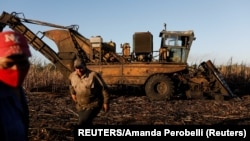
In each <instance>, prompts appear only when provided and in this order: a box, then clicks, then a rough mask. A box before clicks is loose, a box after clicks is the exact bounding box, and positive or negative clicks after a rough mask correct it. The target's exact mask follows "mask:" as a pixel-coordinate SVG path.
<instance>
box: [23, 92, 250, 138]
mask: <svg viewBox="0 0 250 141" xmlns="http://www.w3.org/2000/svg"><path fill="white" fill-rule="evenodd" d="M27 96H28V100H29V108H30V135H29V138H30V140H31V141H33V140H34V141H35V140H39V141H41V140H46V141H47V140H53V141H54V140H60V141H62V140H63V141H72V140H74V139H73V128H74V126H75V125H76V123H77V119H78V116H77V113H76V112H75V107H74V104H73V102H72V100H71V98H70V96H69V95H68V94H65V93H48V92H28V94H27ZM249 109H250V95H249V94H247V95H242V96H240V100H239V99H229V100H224V101H216V100H205V99H204V100H183V99H181V100H180V99H174V100H170V101H149V99H148V98H147V97H146V96H143V95H137V96H134V95H133V94H131V95H112V98H111V103H110V110H109V112H108V113H104V112H101V113H100V114H99V115H98V117H97V118H96V119H95V121H94V124H96V125H117V126H119V125H152V126H153V125H184V126H185V125H250V110H249Z"/></svg>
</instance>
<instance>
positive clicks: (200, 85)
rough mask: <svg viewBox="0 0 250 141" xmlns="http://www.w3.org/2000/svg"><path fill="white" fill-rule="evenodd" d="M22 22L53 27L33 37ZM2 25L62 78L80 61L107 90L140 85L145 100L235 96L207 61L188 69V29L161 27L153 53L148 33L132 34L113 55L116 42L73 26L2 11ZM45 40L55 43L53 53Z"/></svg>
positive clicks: (190, 38)
mask: <svg viewBox="0 0 250 141" xmlns="http://www.w3.org/2000/svg"><path fill="white" fill-rule="evenodd" d="M27 24H35V25H41V26H48V27H52V29H51V30H47V31H38V32H37V33H36V34H35V33H34V32H33V31H32V30H30V29H29V28H28V26H27ZM6 26H8V27H9V28H11V29H12V30H14V31H17V32H19V33H21V34H23V35H24V36H25V38H26V39H27V41H28V42H29V44H30V46H32V47H33V48H34V49H35V50H37V51H39V52H40V53H41V54H42V55H43V56H45V57H46V58H47V59H48V60H49V61H51V62H52V63H53V64H54V65H55V66H56V67H57V68H58V69H59V70H60V72H61V73H62V74H63V76H65V79H67V77H68V75H69V74H70V73H71V72H72V71H74V67H73V62H74V60H75V59H76V58H81V59H83V60H84V61H85V63H86V64H87V66H88V68H90V69H92V70H94V71H96V72H98V73H99V74H100V75H101V76H102V78H103V79H104V81H105V83H106V84H107V86H109V87H110V88H119V87H122V86H135V87H140V88H142V89H143V91H144V92H145V95H146V96H148V98H149V99H150V100H170V99H172V98H173V97H175V96H177V95H182V96H184V97H186V98H188V99H192V98H215V99H216V98H224V97H235V95H234V94H233V92H232V91H231V89H230V88H229V86H228V84H227V83H226V81H225V79H224V78H223V76H222V74H221V73H220V72H219V70H218V69H217V68H216V67H215V66H214V64H213V63H212V62H211V61H210V60H207V61H204V62H202V63H200V64H199V65H193V66H189V65H188V63H187V59H188V56H189V52H190V49H191V46H192V43H193V41H194V40H195V39H196V37H195V35H194V31H193V30H187V31H168V30H167V29H166V24H165V25H164V29H163V30H162V31H161V32H160V34H159V37H160V39H161V43H160V46H159V47H158V48H156V49H155V47H154V46H153V35H152V34H151V32H149V31H146V32H135V33H134V34H133V37H132V38H133V43H132V47H131V45H130V43H128V42H125V43H123V44H121V45H120V47H121V49H122V52H121V53H117V52H116V43H115V42H113V41H109V42H104V41H103V39H102V37H101V36H92V37H90V38H86V37H84V36H83V35H81V34H80V33H79V32H78V28H79V27H78V25H70V26H61V25H57V24H52V23H48V22H43V21H39V20H32V19H27V18H25V17H24V14H23V13H16V12H12V13H8V12H5V11H3V13H2V15H1V16H0V30H1V31H2V30H4V28H5V27H6ZM39 35H40V36H39ZM44 37H47V38H49V39H50V40H52V41H53V42H54V43H55V44H56V47H57V49H58V51H57V52H56V51H55V50H53V48H52V47H51V46H50V45H49V44H47V43H46V41H45V40H44ZM155 54H157V55H155Z"/></svg>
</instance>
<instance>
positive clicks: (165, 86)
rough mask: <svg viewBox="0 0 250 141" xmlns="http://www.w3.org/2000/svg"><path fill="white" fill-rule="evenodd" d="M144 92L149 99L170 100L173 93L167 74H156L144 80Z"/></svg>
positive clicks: (172, 86) (171, 83)
mask: <svg viewBox="0 0 250 141" xmlns="http://www.w3.org/2000/svg"><path fill="white" fill-rule="evenodd" d="M145 93H146V96H147V97H148V98H149V99H150V100H151V101H159V100H170V99H171V97H172V95H173V93H174V85H173V82H172V80H171V79H170V78H169V77H168V76H167V75H164V74H156V75H153V76H151V77H150V78H149V79H148V81H147V82H146V84H145Z"/></svg>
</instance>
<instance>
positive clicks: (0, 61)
mask: <svg viewBox="0 0 250 141" xmlns="http://www.w3.org/2000/svg"><path fill="white" fill-rule="evenodd" d="M29 57H31V53H30V50H29V46H28V43H27V41H26V39H25V37H24V36H23V35H22V34H19V33H17V32H14V31H3V32H0V141H27V140H28V127H29V110H28V104H27V99H26V94H25V92H24V90H23V87H22V84H23V81H24V79H25V77H26V75H27V73H28V71H29V67H30V63H29V60H28V58H29Z"/></svg>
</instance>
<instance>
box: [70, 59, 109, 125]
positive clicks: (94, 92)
mask: <svg viewBox="0 0 250 141" xmlns="http://www.w3.org/2000/svg"><path fill="white" fill-rule="evenodd" d="M74 68H75V71H74V72H72V73H71V74H70V76H69V80H70V86H69V90H70V94H71V97H72V99H73V101H74V102H75V104H76V109H77V112H78V115H79V121H78V126H85V125H93V123H92V122H93V119H94V118H95V117H96V116H97V115H98V113H99V112H100V111H101V110H104V112H107V111H108V110H109V93H108V90H107V86H106V84H105V82H104V81H103V79H102V77H101V76H100V75H99V74H98V73H97V72H95V71H92V70H90V69H88V68H87V67H86V64H85V62H84V61H83V60H81V59H79V58H78V59H76V60H75V61H74Z"/></svg>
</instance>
